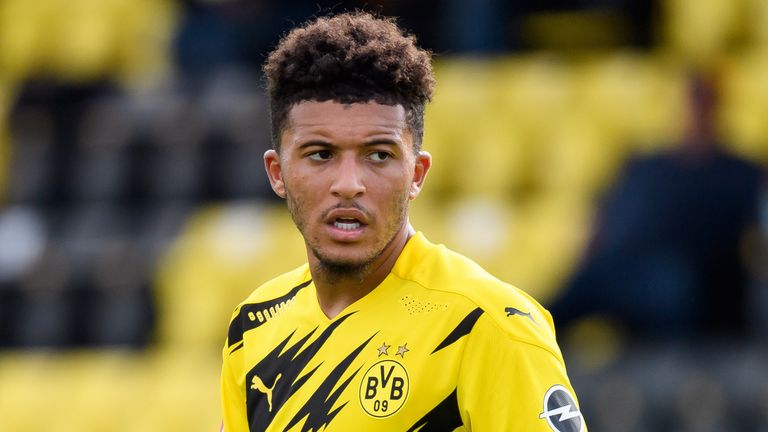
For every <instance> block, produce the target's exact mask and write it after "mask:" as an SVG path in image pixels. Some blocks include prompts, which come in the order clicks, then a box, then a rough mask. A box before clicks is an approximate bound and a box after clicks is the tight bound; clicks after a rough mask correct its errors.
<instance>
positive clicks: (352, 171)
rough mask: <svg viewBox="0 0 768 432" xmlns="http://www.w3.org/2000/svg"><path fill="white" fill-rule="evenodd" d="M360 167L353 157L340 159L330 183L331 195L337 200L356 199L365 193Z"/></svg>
mask: <svg viewBox="0 0 768 432" xmlns="http://www.w3.org/2000/svg"><path fill="white" fill-rule="evenodd" d="M362 169H363V168H362V167H361V166H359V164H358V162H357V160H356V159H355V158H354V157H346V158H340V160H339V162H338V169H337V170H336V172H335V173H334V178H333V182H332V183H331V193H332V194H333V195H334V196H336V197H339V198H343V199H350V198H356V197H358V196H360V195H362V194H364V193H365V184H364V182H363V173H362Z"/></svg>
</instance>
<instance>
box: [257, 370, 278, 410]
mask: <svg viewBox="0 0 768 432" xmlns="http://www.w3.org/2000/svg"><path fill="white" fill-rule="evenodd" d="M281 376H283V374H277V377H275V382H274V383H272V387H267V386H266V385H264V382H262V381H261V378H259V377H258V376H257V375H254V376H253V379H251V390H258V391H260V392H262V393H264V394H265V395H267V404H268V405H269V412H272V390H274V389H275V386H276V385H277V381H278V380H279V379H280V377H281Z"/></svg>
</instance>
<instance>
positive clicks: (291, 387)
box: [245, 312, 373, 431]
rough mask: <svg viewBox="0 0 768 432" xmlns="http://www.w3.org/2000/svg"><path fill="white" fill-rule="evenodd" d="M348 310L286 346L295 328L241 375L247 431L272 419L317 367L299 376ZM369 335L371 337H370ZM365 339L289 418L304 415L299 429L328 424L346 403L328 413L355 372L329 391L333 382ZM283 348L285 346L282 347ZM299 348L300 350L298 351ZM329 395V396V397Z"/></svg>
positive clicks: (298, 419) (294, 421) (262, 425)
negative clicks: (327, 324) (332, 390)
mask: <svg viewBox="0 0 768 432" xmlns="http://www.w3.org/2000/svg"><path fill="white" fill-rule="evenodd" d="M354 313H355V312H351V313H349V314H347V315H344V316H342V317H340V318H339V319H337V320H336V321H334V322H333V323H331V324H330V325H329V326H328V328H326V329H325V330H324V331H323V332H322V333H321V334H320V336H318V337H317V339H316V340H314V341H313V342H311V343H309V344H308V345H307V346H306V347H304V345H305V344H307V341H309V339H310V338H311V337H312V335H313V334H314V333H315V332H316V331H317V328H315V329H314V330H312V331H311V332H309V333H308V334H307V335H306V336H304V337H302V338H301V339H300V340H298V341H297V342H296V343H294V344H293V345H291V346H288V342H289V341H290V340H291V338H293V336H294V334H295V333H296V332H295V331H294V332H292V333H291V334H290V335H288V337H287V338H285V339H284V340H283V341H282V342H280V343H279V344H278V345H277V346H276V347H275V348H274V349H273V350H272V351H271V352H270V353H269V354H267V355H266V356H265V357H264V358H263V359H262V360H261V361H259V363H257V364H256V365H255V366H254V367H253V368H252V369H251V370H250V371H249V372H248V373H247V374H246V376H245V378H246V380H245V394H246V409H247V414H248V424H249V425H250V430H251V431H264V430H267V429H268V428H269V425H270V424H271V423H272V421H273V420H274V417H275V414H276V413H277V412H278V411H279V410H280V408H281V407H282V406H283V405H284V404H285V402H286V401H287V400H288V398H289V397H291V395H293V394H294V393H296V392H297V391H298V390H299V389H300V388H301V387H302V386H303V385H304V384H305V383H306V382H307V380H309V378H310V377H312V375H314V373H315V372H316V371H317V369H318V368H319V367H320V364H318V365H317V366H315V367H314V368H313V369H312V370H310V371H308V372H306V373H305V374H304V375H302V376H299V374H300V373H301V371H303V370H304V368H305V367H306V366H307V364H308V363H309V362H310V361H311V360H312V359H313V358H314V356H315V354H317V352H318V351H319V350H320V348H322V346H323V345H324V344H325V342H326V341H327V340H328V338H330V337H331V335H332V334H333V332H334V331H335V330H336V329H337V328H338V327H339V326H340V325H341V324H342V323H343V322H344V321H345V320H346V319H347V318H349V317H350V316H351V315H353V314H354ZM371 338H373V336H371ZM371 338H369V339H368V340H366V341H365V342H363V343H362V344H361V345H360V346H359V347H358V348H356V349H355V350H353V351H352V352H351V353H350V354H349V355H348V356H347V357H346V358H345V359H344V360H342V361H341V363H339V365H338V366H336V367H335V368H334V369H333V371H332V372H331V373H330V374H329V375H328V377H327V378H326V379H325V380H324V381H323V383H322V384H321V385H320V386H319V387H318V389H317V390H316V391H315V392H314V393H315V395H313V396H312V397H310V399H309V400H308V401H307V403H306V405H305V406H304V407H302V408H301V410H299V412H298V413H297V414H296V417H294V419H293V420H292V421H291V424H292V425H293V424H295V423H297V422H298V421H300V420H301V419H303V418H305V417H307V415H309V418H308V419H307V422H306V423H305V427H304V428H303V429H302V430H307V431H308V430H314V431H316V430H318V428H317V427H315V428H314V429H313V428H312V427H311V426H312V425H317V424H319V425H328V423H330V421H331V420H333V417H335V416H336V414H338V412H339V411H340V410H341V409H342V408H343V407H344V405H346V403H345V404H344V405H342V406H341V407H339V408H337V409H336V410H334V411H332V412H331V408H332V407H333V405H334V403H335V402H336V400H337V399H338V397H339V396H340V394H341V392H342V391H343V389H344V388H345V387H346V386H347V385H348V384H349V382H350V381H351V379H352V377H354V375H355V374H357V372H358V371H355V372H354V374H353V375H352V377H350V378H348V379H347V380H345V382H344V383H342V385H341V386H340V387H339V390H337V391H336V392H334V393H333V394H330V391H331V389H332V388H333V387H334V386H335V385H336V384H337V382H338V380H339V379H340V377H341V375H343V373H344V372H345V371H346V370H347V368H348V367H349V365H350V364H351V363H352V361H353V360H354V359H355V358H356V357H357V355H358V354H359V353H360V351H361V350H362V349H363V348H364V347H365V346H366V345H367V344H368V342H369V341H370V340H371ZM286 347H287V348H286ZM302 347H304V349H303V350H302ZM329 394H330V396H329Z"/></svg>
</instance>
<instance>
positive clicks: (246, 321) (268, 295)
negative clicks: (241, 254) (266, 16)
mask: <svg viewBox="0 0 768 432" xmlns="http://www.w3.org/2000/svg"><path fill="white" fill-rule="evenodd" d="M311 281H312V280H311V278H310V273H309V268H308V266H307V264H304V265H302V266H301V267H299V268H297V269H295V270H292V271H290V272H287V273H284V274H282V275H280V276H278V277H276V278H274V279H272V280H270V281H268V282H266V283H264V284H262V285H261V286H259V287H258V288H256V289H255V290H254V291H253V292H252V293H251V294H250V295H249V296H248V297H247V298H246V299H245V301H243V302H242V303H240V304H239V305H237V307H236V308H235V310H234V312H233V313H232V317H231V318H230V323H229V331H228V333H227V343H226V346H227V348H229V349H237V348H239V347H240V346H241V345H242V341H243V334H244V333H245V332H246V331H248V330H250V329H253V328H256V327H259V326H260V325H261V324H263V323H264V322H266V321H267V320H268V319H270V318H272V317H273V316H275V315H276V314H277V313H279V312H280V311H281V310H282V309H283V308H284V307H285V306H286V305H287V304H288V303H290V302H292V301H293V298H294V297H295V296H296V294H297V293H299V292H300V291H301V290H302V289H304V288H306V287H307V286H308V285H309V284H310V282H311Z"/></svg>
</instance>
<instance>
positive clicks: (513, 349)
mask: <svg viewBox="0 0 768 432" xmlns="http://www.w3.org/2000/svg"><path fill="white" fill-rule="evenodd" d="M542 324H543V323H542ZM552 343H554V342H552ZM457 396H458V400H459V408H460V411H461V415H462V420H463V421H464V425H465V426H466V427H467V428H468V429H470V430H472V431H473V432H478V431H480V432H485V431H496V430H510V431H526V432H536V431H541V432H552V431H553V430H554V431H559V432H565V431H569V432H571V431H573V432H585V431H586V430H587V428H586V425H584V419H583V418H582V417H581V414H580V413H579V412H578V407H577V403H578V402H577V401H576V397H575V393H574V392H573V389H572V388H571V384H570V382H569V380H568V376H567V373H566V369H565V365H564V363H563V361H562V358H561V357H560V355H559V350H549V349H546V348H545V347H541V346H538V345H536V344H532V343H528V342H524V341H521V340H518V339H515V338H512V337H510V336H509V335H508V334H507V333H505V332H504V331H503V330H502V329H500V328H499V327H498V326H497V325H496V323H495V322H494V321H493V320H492V319H491V318H489V317H488V316H487V315H486V316H484V317H482V318H481V319H480V320H479V321H478V323H477V325H476V326H475V328H474V329H473V330H472V333H471V334H470V336H469V340H468V341H467V345H466V347H465V351H464V354H463V357H462V364H461V372H460V374H459V383H458V391H457ZM545 399H546V402H545ZM545 403H546V404H547V407H545ZM567 405H570V406H567ZM561 419H562V421H561ZM551 423H553V424H554V425H555V427H556V428H554V427H552V426H551Z"/></svg>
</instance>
